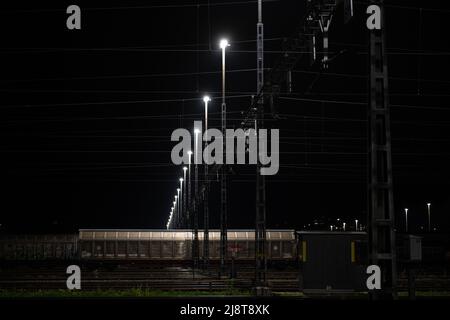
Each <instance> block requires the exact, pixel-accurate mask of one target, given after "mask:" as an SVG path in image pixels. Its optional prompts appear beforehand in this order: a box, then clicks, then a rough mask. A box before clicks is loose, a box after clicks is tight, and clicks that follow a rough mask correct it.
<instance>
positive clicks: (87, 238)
mask: <svg viewBox="0 0 450 320" xmlns="http://www.w3.org/2000/svg"><path fill="white" fill-rule="evenodd" d="M198 237H199V248H200V250H199V252H200V255H201V254H202V252H203V250H202V248H203V230H199V233H198ZM227 237H228V248H227V250H228V257H233V258H235V259H236V260H253V259H254V258H255V232H254V230H229V231H228V234H227ZM192 239H193V232H192V231H191V230H111V229H81V230H80V231H79V241H80V243H79V246H80V258H81V259H84V260H93V259H99V260H101V259H103V260H104V259H116V260H117V259H127V260H131V259H137V260H143V259H144V260H145V259H147V260H189V259H191V257H192V243H193V241H192ZM266 239H267V251H266V252H267V257H268V260H272V261H275V260H280V261H281V260H284V261H286V260H292V261H293V260H295V258H296V239H295V231H294V230H267V233H266ZM209 241H210V244H209V252H210V259H211V260H217V259H219V241H220V231H219V230H210V232H209Z"/></svg>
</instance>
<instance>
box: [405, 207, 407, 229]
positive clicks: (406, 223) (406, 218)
mask: <svg viewBox="0 0 450 320" xmlns="http://www.w3.org/2000/svg"><path fill="white" fill-rule="evenodd" d="M405 230H406V233H408V208H405Z"/></svg>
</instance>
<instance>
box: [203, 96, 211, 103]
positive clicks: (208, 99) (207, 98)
mask: <svg viewBox="0 0 450 320" xmlns="http://www.w3.org/2000/svg"><path fill="white" fill-rule="evenodd" d="M209 101H211V98H210V97H209V96H204V97H203V102H204V103H207V102H209Z"/></svg>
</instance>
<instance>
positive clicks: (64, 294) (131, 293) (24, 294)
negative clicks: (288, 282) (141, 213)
mask: <svg viewBox="0 0 450 320" xmlns="http://www.w3.org/2000/svg"><path fill="white" fill-rule="evenodd" d="M249 295H250V292H248V291H244V290H237V289H227V290H223V291H168V290H167V291H162V290H152V289H139V288H136V289H126V290H113V289H111V290H92V291H91V290H89V291H87V290H86V291H83V290H0V298H150V297H201V296H249Z"/></svg>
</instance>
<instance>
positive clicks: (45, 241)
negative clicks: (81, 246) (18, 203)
mask: <svg viewBox="0 0 450 320" xmlns="http://www.w3.org/2000/svg"><path fill="white" fill-rule="evenodd" d="M77 258H78V235H77V234H40V235H36V234H32V235H27V234H3V235H0V259H2V260H72V259H77Z"/></svg>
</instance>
